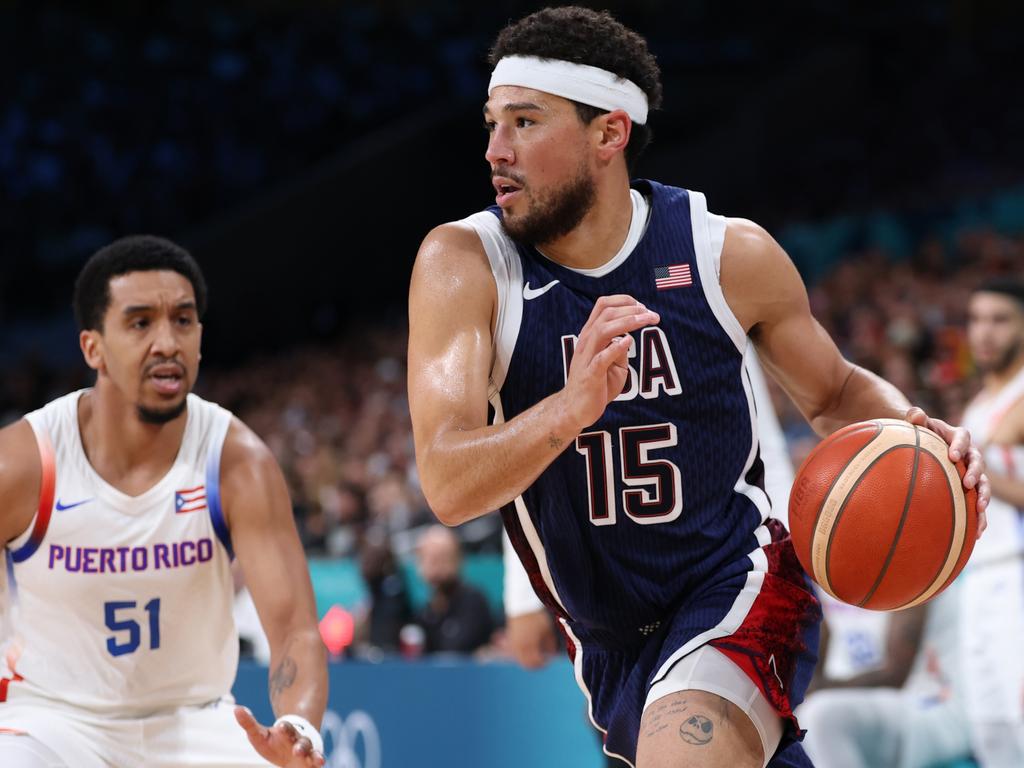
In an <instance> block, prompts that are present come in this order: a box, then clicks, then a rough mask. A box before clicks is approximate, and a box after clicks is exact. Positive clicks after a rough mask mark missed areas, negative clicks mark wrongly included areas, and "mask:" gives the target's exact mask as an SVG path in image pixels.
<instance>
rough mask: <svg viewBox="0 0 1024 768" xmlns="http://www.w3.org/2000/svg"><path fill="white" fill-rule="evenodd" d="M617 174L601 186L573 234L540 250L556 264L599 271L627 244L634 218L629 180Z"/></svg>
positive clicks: (542, 246)
mask: <svg viewBox="0 0 1024 768" xmlns="http://www.w3.org/2000/svg"><path fill="white" fill-rule="evenodd" d="M624 174H625V169H623V175H619V174H615V175H614V176H613V177H609V178H608V179H606V180H605V183H604V184H601V183H600V182H599V184H598V189H597V195H596V199H595V202H594V206H593V207H592V208H591V209H590V211H588V212H587V215H586V216H584V217H583V221H581V222H580V223H579V225H578V226H577V227H576V228H575V229H573V230H572V232H570V233H569V234H567V235H565V236H563V237H560V238H558V239H557V240H554V241H552V242H550V243H544V244H542V245H540V246H539V250H540V251H542V252H543V254H544V255H545V256H546V257H548V258H549V259H551V260H552V261H555V262H558V263H559V264H561V265H562V266H565V267H569V268H571V269H596V268H597V267H601V266H603V265H604V264H607V263H608V262H609V261H610V260H611V259H613V258H614V257H615V254H617V253H618V252H619V249H620V248H622V244H623V243H625V242H626V236H627V235H628V234H629V224H630V222H631V221H632V218H633V203H632V201H631V200H630V196H629V177H628V176H627V175H624Z"/></svg>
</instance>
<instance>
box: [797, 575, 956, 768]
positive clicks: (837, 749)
mask: <svg viewBox="0 0 1024 768" xmlns="http://www.w3.org/2000/svg"><path fill="white" fill-rule="evenodd" d="M955 587H956V585H954V587H951V588H949V589H947V590H946V591H945V592H943V593H942V594H941V595H939V597H937V598H936V599H935V600H933V601H932V602H930V603H929V604H927V605H926V606H920V607H918V608H911V609H908V610H905V611H898V612H895V613H893V614H892V615H891V618H890V622H889V630H888V641H887V643H886V658H885V661H884V662H883V664H882V665H881V666H880V667H878V668H877V669H873V670H870V671H867V672H864V673H862V674H860V675H858V676H856V677H853V678H850V679H848V680H845V681H836V680H827V679H826V680H823V681H821V682H820V683H819V684H818V688H817V690H815V691H814V692H813V693H811V694H810V695H809V696H808V697H807V699H806V701H805V702H804V703H803V705H801V707H800V708H799V709H798V710H797V717H798V718H799V719H800V725H801V727H803V728H806V729H807V736H806V737H805V738H804V748H805V749H806V750H807V755H808V756H809V757H810V758H811V760H812V761H813V762H814V765H815V766H816V768H926V766H933V765H940V764H943V763H946V762H949V761H953V760H958V759H965V758H968V757H970V755H971V743H970V738H969V730H968V726H967V718H966V717H965V709H964V700H963V681H962V679H961V678H962V670H961V665H960V661H959V658H958V649H959V645H958V643H959V638H958V631H959V630H958V625H957V611H958V607H957V603H958V601H959V595H958V594H957V591H958V590H957V589H956V588H955Z"/></svg>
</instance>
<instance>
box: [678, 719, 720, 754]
mask: <svg viewBox="0 0 1024 768" xmlns="http://www.w3.org/2000/svg"><path fill="white" fill-rule="evenodd" d="M679 737H680V738H681V739H682V740H683V741H685V742H686V743H687V744H695V745H696V746H698V747H703V746H704V745H705V744H709V743H710V742H711V740H712V739H713V738H715V724H714V723H712V722H711V721H710V720H708V719H707V718H706V717H704V715H692V716H691V717H690V718H689V719H688V720H686V721H684V722H683V724H682V725H680V726H679Z"/></svg>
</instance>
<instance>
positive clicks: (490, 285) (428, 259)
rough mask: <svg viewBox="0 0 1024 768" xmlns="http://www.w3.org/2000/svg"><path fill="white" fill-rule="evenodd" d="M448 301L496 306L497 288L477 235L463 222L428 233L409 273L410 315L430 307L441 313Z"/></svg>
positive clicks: (450, 224) (462, 305)
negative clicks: (410, 276) (410, 280)
mask: <svg viewBox="0 0 1024 768" xmlns="http://www.w3.org/2000/svg"><path fill="white" fill-rule="evenodd" d="M449 301H457V302H459V306H460V307H461V308H463V309H466V308H467V304H477V305H478V306H481V307H487V308H488V312H489V313H490V312H491V310H492V309H493V307H494V306H496V304H497V288H496V285H495V281H494V275H493V273H492V271H491V266H490V262H489V261H488V258H487V252H486V251H485V250H484V245H483V242H482V241H481V240H480V235H479V234H478V233H477V231H476V230H475V229H474V228H473V227H472V226H471V225H470V224H468V223H466V222H464V221H456V222H449V223H447V224H442V225H441V226H439V227H435V228H434V229H432V230H431V231H430V232H429V233H428V234H427V236H426V237H425V238H424V239H423V243H422V244H421V245H420V249H419V252H418V253H417V254H416V264H415V266H414V267H413V272H412V284H411V286H410V291H409V302H410V313H411V314H412V315H413V316H416V315H419V314H420V313H421V312H422V311H423V310H425V309H429V308H430V307H433V308H435V309H436V310H443V309H444V308H445V307H446V306H451V305H447V304H446V303H447V302H449Z"/></svg>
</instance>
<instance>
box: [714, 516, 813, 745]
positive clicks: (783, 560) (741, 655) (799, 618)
mask: <svg viewBox="0 0 1024 768" xmlns="http://www.w3.org/2000/svg"><path fill="white" fill-rule="evenodd" d="M770 522H774V521H770ZM770 527H771V526H770ZM778 528H779V529H780V530H772V539H773V541H772V543H771V544H769V545H767V546H766V547H764V553H765V556H766V557H767V558H768V571H767V573H766V574H765V581H764V585H763V586H762V587H761V592H760V593H759V594H758V596H757V598H756V599H755V600H754V603H753V605H752V606H751V607H750V611H749V612H748V613H747V616H746V618H745V619H744V620H743V623H742V624H741V625H740V627H739V629H737V630H736V631H735V632H734V633H732V634H731V635H729V636H727V637H721V638H717V639H715V640H711V641H710V642H709V643H708V645H710V646H712V647H714V648H715V649H717V650H718V651H721V652H722V653H724V654H725V655H726V656H727V657H728V658H729V660H730V661H732V662H733V663H734V664H736V666H738V667H739V668H740V669H742V670H743V672H744V674H746V675H747V677H749V678H750V679H751V680H752V681H753V683H754V685H756V686H757V687H758V689H759V690H760V691H761V693H762V694H764V697H765V698H766V699H767V700H768V703H769V704H771V705H772V707H773V708H774V709H775V711H776V712H778V713H779V715H780V716H782V717H783V718H784V719H786V720H788V721H790V723H791V724H792V725H793V728H794V729H795V732H799V726H798V724H797V721H796V718H795V717H794V716H793V707H794V704H793V702H792V701H791V699H790V695H789V693H790V692H789V689H790V686H791V685H792V683H793V678H794V674H795V672H796V665H797V661H798V659H799V657H800V655H801V654H802V653H804V652H806V651H807V650H808V648H807V644H806V642H805V640H804V634H805V631H806V630H808V629H809V628H811V627H813V625H814V623H815V622H816V621H817V618H818V617H819V616H820V615H821V607H820V604H819V603H818V600H817V598H816V597H815V596H814V594H813V593H812V592H811V591H810V590H809V589H808V587H807V584H806V582H805V581H804V572H803V569H802V568H801V567H800V562H799V561H798V560H797V557H796V552H795V551H794V550H793V544H792V541H791V540H790V538H789V534H788V533H786V532H785V529H784V528H782V526H781V524H780V525H778ZM780 535H781V536H784V538H779V536H780ZM812 650H813V649H812Z"/></svg>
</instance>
